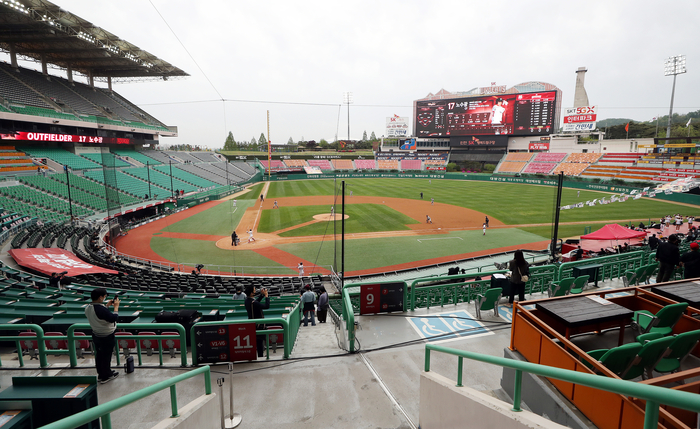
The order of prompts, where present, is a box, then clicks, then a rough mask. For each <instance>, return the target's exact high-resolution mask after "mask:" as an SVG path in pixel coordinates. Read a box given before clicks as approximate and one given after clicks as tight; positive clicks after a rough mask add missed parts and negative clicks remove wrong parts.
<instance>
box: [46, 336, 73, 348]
mask: <svg viewBox="0 0 700 429" xmlns="http://www.w3.org/2000/svg"><path fill="white" fill-rule="evenodd" d="M44 336H45V337H65V335H64V334H63V333H61V332H47V333H45V334H44ZM44 343H45V344H46V348H47V349H48V350H67V349H68V343H67V342H66V340H44Z"/></svg>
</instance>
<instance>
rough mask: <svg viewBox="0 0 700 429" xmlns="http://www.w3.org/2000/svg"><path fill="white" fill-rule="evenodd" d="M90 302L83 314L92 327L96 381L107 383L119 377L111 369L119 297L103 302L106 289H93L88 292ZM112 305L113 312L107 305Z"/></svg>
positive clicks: (105, 296)
mask: <svg viewBox="0 0 700 429" xmlns="http://www.w3.org/2000/svg"><path fill="white" fill-rule="evenodd" d="M90 298H92V302H91V303H90V305H88V306H87V307H85V316H87V319H88V322H90V328H92V343H93V344H94V345H95V366H96V368H97V381H99V382H100V384H105V383H108V382H110V381H112V380H114V379H115V378H117V377H119V373H118V372H117V371H112V368H111V366H110V364H111V362H112V352H113V351H114V342H115V339H114V331H116V330H117V319H118V318H119V315H118V314H117V313H118V311H119V297H116V296H115V297H114V299H110V300H109V301H107V303H105V299H106V298H107V290H106V289H105V288H97V289H93V291H92V292H91V293H90ZM112 306H114V312H111V311H109V307H112Z"/></svg>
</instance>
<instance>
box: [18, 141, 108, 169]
mask: <svg viewBox="0 0 700 429" xmlns="http://www.w3.org/2000/svg"><path fill="white" fill-rule="evenodd" d="M18 149H19V150H21V151H22V152H25V153H27V154H29V156H31V157H32V158H49V159H51V160H52V161H55V162H57V163H59V164H62V165H67V166H68V167H70V168H71V169H73V170H89V169H93V168H102V165H100V164H98V163H96V162H93V161H91V160H89V159H87V158H83V157H82V156H79V155H75V154H73V153H71V152H68V151H67V150H64V149H60V148H49V147H38V146H21V147H18Z"/></svg>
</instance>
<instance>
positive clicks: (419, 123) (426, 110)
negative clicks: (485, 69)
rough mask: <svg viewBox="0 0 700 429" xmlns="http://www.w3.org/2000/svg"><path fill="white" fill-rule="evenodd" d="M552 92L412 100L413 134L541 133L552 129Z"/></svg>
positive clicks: (555, 94)
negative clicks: (413, 110)
mask: <svg viewBox="0 0 700 429" xmlns="http://www.w3.org/2000/svg"><path fill="white" fill-rule="evenodd" d="M556 96H557V93H556V91H544V92H529V93H523V94H495V95H488V96H483V97H474V98H453V99H446V100H430V101H428V100H426V101H417V102H416V118H415V122H414V123H415V126H416V131H415V135H416V137H441V136H443V137H447V136H461V135H545V134H550V133H551V132H552V131H554V125H555V124H554V116H555V108H556Z"/></svg>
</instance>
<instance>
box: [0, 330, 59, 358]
mask: <svg viewBox="0 0 700 429" xmlns="http://www.w3.org/2000/svg"><path fill="white" fill-rule="evenodd" d="M25 329H27V330H32V331H34V333H35V334H36V337H20V336H19V335H3V336H1V337H0V341H14V342H15V345H16V346H17V359H18V361H19V366H20V367H23V366H24V357H23V356H22V345H21V344H20V342H21V341H22V340H29V341H36V342H37V351H38V353H39V366H41V367H42V368H46V367H47V366H49V363H48V360H47V359H46V356H47V355H48V354H49V353H47V350H46V343H44V341H45V340H46V339H48V338H51V339H56V338H58V337H45V336H44V329H43V328H42V327H41V326H39V325H34V324H29V323H27V324H20V325H0V331H22V330H25ZM0 366H2V362H0Z"/></svg>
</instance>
